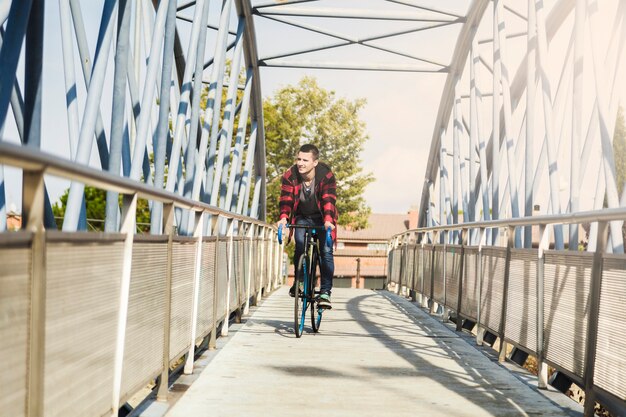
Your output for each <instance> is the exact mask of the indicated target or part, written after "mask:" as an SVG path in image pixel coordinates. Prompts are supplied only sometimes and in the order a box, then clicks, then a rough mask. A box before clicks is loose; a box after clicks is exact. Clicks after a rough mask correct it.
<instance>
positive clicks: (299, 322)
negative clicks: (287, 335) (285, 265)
mask: <svg viewBox="0 0 626 417" xmlns="http://www.w3.org/2000/svg"><path fill="white" fill-rule="evenodd" d="M305 268H306V256H305V255H304V254H302V256H300V260H299V261H298V269H297V270H296V275H295V277H294V285H295V296H294V297H293V299H294V304H293V330H294V333H295V334H296V337H297V338H299V337H301V336H302V332H303V330H304V317H305V312H306V304H307V299H306V295H305V294H301V293H300V291H299V288H300V283H302V284H303V292H304V291H305V289H304V283H305V281H306V279H305V278H306V276H307V271H306V270H305ZM301 305H302V306H301Z"/></svg>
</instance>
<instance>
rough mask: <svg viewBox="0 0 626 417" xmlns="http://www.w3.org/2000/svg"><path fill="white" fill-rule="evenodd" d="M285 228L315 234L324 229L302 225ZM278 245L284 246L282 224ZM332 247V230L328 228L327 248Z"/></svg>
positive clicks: (290, 225) (289, 225)
mask: <svg viewBox="0 0 626 417" xmlns="http://www.w3.org/2000/svg"><path fill="white" fill-rule="evenodd" d="M285 228H291V229H306V230H313V233H315V231H316V230H320V229H323V227H321V226H306V225H300V224H288V225H285ZM278 243H280V244H281V245H282V244H283V225H282V224H281V225H280V226H278ZM332 245H333V236H332V229H331V228H330V227H328V228H327V229H326V246H329V247H330V246H332Z"/></svg>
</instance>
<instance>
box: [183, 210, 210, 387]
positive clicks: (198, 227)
mask: <svg viewBox="0 0 626 417" xmlns="http://www.w3.org/2000/svg"><path fill="white" fill-rule="evenodd" d="M195 217H196V219H195V220H196V221H195V228H194V231H193V237H194V238H195V240H196V257H195V266H194V272H193V292H192V297H193V298H192V301H191V335H190V337H191V343H190V348H189V353H187V361H186V362H185V369H184V371H183V372H184V373H185V374H186V375H191V374H192V373H193V361H194V357H195V352H196V329H197V327H198V305H199V304H200V279H201V277H202V238H203V232H204V217H205V213H204V212H197V213H195Z"/></svg>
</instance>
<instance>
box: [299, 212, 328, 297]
mask: <svg viewBox="0 0 626 417" xmlns="http://www.w3.org/2000/svg"><path fill="white" fill-rule="evenodd" d="M296 224H301V225H306V226H322V227H323V226H324V223H323V222H320V221H319V220H316V219H311V218H309V217H298V218H297V219H296ZM305 232H306V230H304V229H295V230H294V239H295V241H296V252H295V254H294V256H293V264H294V267H295V268H296V270H297V269H298V261H299V260H300V256H301V255H302V254H303V253H304V233H305ZM309 234H310V231H309ZM317 235H318V236H319V238H320V252H321V253H320V256H321V257H322V264H321V265H320V270H321V272H322V273H321V275H322V276H321V287H320V293H324V292H326V293H328V294H330V291H331V290H332V288H333V275H334V273H335V260H334V258H333V246H332V245H331V246H327V245H326V233H325V232H324V233H323V234H321V235H320V234H319V232H318V233H317Z"/></svg>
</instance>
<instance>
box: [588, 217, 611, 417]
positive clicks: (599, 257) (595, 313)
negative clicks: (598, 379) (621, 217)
mask: <svg viewBox="0 0 626 417" xmlns="http://www.w3.org/2000/svg"><path fill="white" fill-rule="evenodd" d="M607 229H608V228H607V224H606V222H599V223H598V240H597V241H598V246H597V248H596V252H595V253H594V255H593V266H592V269H591V289H590V294H589V301H590V303H589V316H588V318H587V343H586V344H587V350H586V352H585V372H584V385H585V417H593V416H594V415H595V414H594V407H595V403H596V401H595V399H596V393H595V389H594V377H595V360H596V350H597V344H598V320H599V315H600V298H601V293H602V267H603V256H604V252H605V249H606V247H605V245H606V241H607V234H608V230H607Z"/></svg>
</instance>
